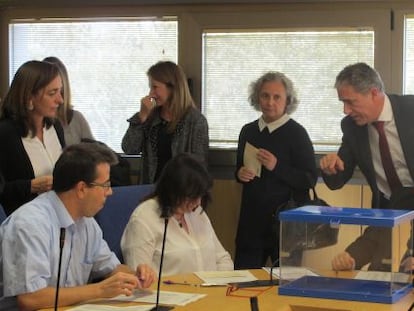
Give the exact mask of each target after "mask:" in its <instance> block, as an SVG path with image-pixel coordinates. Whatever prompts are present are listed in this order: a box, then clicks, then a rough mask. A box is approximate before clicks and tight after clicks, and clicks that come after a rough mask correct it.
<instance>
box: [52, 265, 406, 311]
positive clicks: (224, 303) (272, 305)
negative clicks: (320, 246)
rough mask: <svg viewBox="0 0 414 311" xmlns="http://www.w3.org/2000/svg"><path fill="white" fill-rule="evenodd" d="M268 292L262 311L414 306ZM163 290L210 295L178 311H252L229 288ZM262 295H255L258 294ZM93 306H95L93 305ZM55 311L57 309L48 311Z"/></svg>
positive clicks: (378, 310)
mask: <svg viewBox="0 0 414 311" xmlns="http://www.w3.org/2000/svg"><path fill="white" fill-rule="evenodd" d="M251 272H252V273H253V274H254V275H255V276H256V277H257V278H258V279H267V278H268V276H269V275H268V273H267V272H266V271H264V270H251ZM166 279H169V280H172V281H175V282H180V283H181V282H188V283H201V280H200V279H199V278H198V277H197V276H196V275H194V274H184V275H176V276H172V277H166ZM152 288H153V289H155V288H156V283H154V284H153V287H152ZM260 289H263V290H264V291H262V292H259V295H258V305H259V310H260V311H267V310H272V311H328V310H329V311H368V310H373V311H374V310H375V311H406V310H408V308H409V307H410V305H411V304H412V303H413V302H414V293H413V292H410V293H409V294H408V295H406V296H405V297H403V298H402V299H401V300H399V301H398V302H396V303H394V304H380V303H370V302H359V301H347V300H334V299H320V298H308V297H297V296H283V295H281V296H279V295H278V293H277V287H275V286H273V287H269V288H263V287H261V288H260ZM161 290H164V291H173V292H188V293H199V294H207V296H206V297H204V298H202V299H199V300H197V301H195V302H192V303H190V304H188V305H186V306H175V307H174V310H176V311H185V310H191V311H207V310H208V311H211V310H218V311H221V310H223V311H224V310H225V311H233V310H234V311H242V310H250V300H249V298H247V297H236V296H227V295H226V291H227V287H224V286H223V287H193V286H188V285H176V284H174V285H168V284H161ZM257 293H258V292H252V294H254V295H255V294H257ZM235 294H237V295H246V296H249V292H248V291H243V290H238V291H237V292H235ZM89 303H91V302H89ZM93 303H96V304H106V305H113V306H133V305H140V304H141V303H134V302H119V301H118V302H115V301H108V300H106V301H105V300H97V301H94V302H93ZM68 308H69V307H65V308H63V307H62V308H59V310H66V309H68ZM44 310H53V309H44Z"/></svg>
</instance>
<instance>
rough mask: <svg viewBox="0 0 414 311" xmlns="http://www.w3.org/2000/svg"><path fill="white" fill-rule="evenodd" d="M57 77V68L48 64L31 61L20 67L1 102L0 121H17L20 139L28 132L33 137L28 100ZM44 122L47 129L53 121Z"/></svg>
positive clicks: (33, 129)
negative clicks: (20, 130) (19, 128)
mask: <svg viewBox="0 0 414 311" xmlns="http://www.w3.org/2000/svg"><path fill="white" fill-rule="evenodd" d="M58 75H59V69H58V67H57V66H56V65H54V64H51V63H48V62H41V61H36V60H32V61H28V62H26V63H24V64H23V65H21V66H20V68H19V69H18V70H17V72H16V74H15V75H14V78H13V81H12V83H11V85H10V88H9V90H8V92H7V94H6V96H5V97H4V99H3V101H2V102H1V107H0V119H11V120H14V121H17V122H18V123H19V125H20V126H21V129H22V133H21V136H22V137H25V136H27V135H28V133H29V130H31V131H32V134H33V135H35V133H36V128H35V124H34V123H33V121H32V120H31V118H30V111H29V109H28V105H29V102H30V98H31V97H32V96H34V95H36V94H38V92H39V91H40V90H42V89H43V88H45V87H46V86H47V85H48V84H49V83H50V82H52V81H53V79H55V78H56V77H57V76H58ZM44 122H45V125H46V126H47V127H48V128H49V127H50V126H51V125H52V124H53V119H50V118H45V119H44Z"/></svg>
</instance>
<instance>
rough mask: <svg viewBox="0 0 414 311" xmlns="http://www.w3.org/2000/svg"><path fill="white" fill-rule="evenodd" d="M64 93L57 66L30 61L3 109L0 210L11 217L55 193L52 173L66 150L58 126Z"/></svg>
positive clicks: (0, 115)
mask: <svg viewBox="0 0 414 311" xmlns="http://www.w3.org/2000/svg"><path fill="white" fill-rule="evenodd" d="M61 89H62V80H61V77H60V75H59V70H58V68H57V67H56V65H53V64H50V63H47V62H41V61H29V62H26V63H24V64H23V65H22V66H21V67H20V68H19V69H18V70H17V72H16V74H15V76H14V78H13V81H12V83H11V85H10V88H9V90H8V92H7V94H6V96H5V97H4V100H3V101H2V102H1V103H0V145H1V146H2V148H1V149H0V174H1V175H3V178H4V189H3V191H2V192H1V193H0V204H2V205H3V207H4V210H5V212H6V214H7V215H9V214H11V213H12V212H13V211H14V210H15V209H17V208H18V207H19V206H20V205H22V204H24V203H26V202H28V201H30V200H31V199H33V198H34V197H35V196H37V195H38V194H40V193H42V192H45V191H48V190H50V189H51V187H52V181H53V179H52V170H53V167H54V165H55V162H56V160H57V158H58V157H59V156H60V154H61V152H62V148H63V147H64V145H65V142H64V138H63V131H62V127H61V126H60V124H59V123H58V122H57V121H56V120H55V117H56V113H57V109H58V107H59V105H60V104H61V103H62V102H63V99H62V96H61Z"/></svg>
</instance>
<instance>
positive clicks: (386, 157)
mask: <svg viewBox="0 0 414 311" xmlns="http://www.w3.org/2000/svg"><path fill="white" fill-rule="evenodd" d="M373 125H374V127H375V128H376V129H377V131H378V135H379V142H378V143H379V149H380V154H381V161H382V166H383V167H384V172H385V176H387V181H388V185H389V186H390V189H391V192H392V193H393V192H394V191H395V190H396V189H398V188H401V187H402V184H401V181H400V179H399V178H398V175H397V172H396V171H395V167H394V164H393V163H392V159H391V153H390V148H389V147H388V142H387V137H386V136H385V132H384V121H377V122H374V123H373Z"/></svg>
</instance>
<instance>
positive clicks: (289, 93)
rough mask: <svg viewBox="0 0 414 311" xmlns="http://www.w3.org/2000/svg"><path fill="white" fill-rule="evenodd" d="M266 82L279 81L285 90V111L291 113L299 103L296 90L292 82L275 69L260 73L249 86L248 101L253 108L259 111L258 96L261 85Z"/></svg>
mask: <svg viewBox="0 0 414 311" xmlns="http://www.w3.org/2000/svg"><path fill="white" fill-rule="evenodd" d="M266 82H281V83H282V84H283V85H284V87H285V90H286V113H287V114H292V113H293V112H295V110H296V108H297V107H298V105H299V100H298V98H297V95H296V90H295V88H294V86H293V82H292V81H291V80H290V79H289V78H288V77H287V76H286V75H284V74H283V73H281V72H277V71H269V72H266V73H265V74H264V75H262V76H261V77H260V78H259V79H257V80H256V81H253V82H252V83H251V84H250V87H249V102H250V105H252V106H253V108H254V109H256V110H258V111H260V105H259V96H260V91H261V90H262V87H263V85H264V84H265V83H266Z"/></svg>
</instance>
